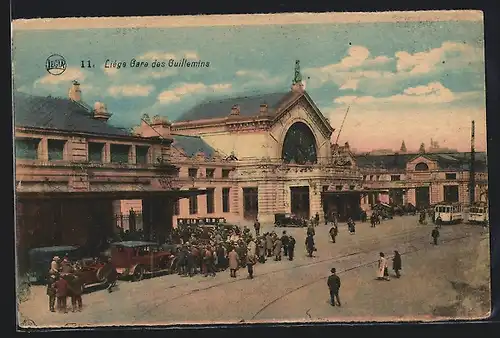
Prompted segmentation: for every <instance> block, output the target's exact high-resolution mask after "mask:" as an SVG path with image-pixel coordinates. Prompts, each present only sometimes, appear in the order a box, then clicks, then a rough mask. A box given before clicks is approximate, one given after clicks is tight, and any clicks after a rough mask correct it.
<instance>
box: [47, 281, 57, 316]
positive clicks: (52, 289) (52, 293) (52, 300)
mask: <svg viewBox="0 0 500 338" xmlns="http://www.w3.org/2000/svg"><path fill="white" fill-rule="evenodd" d="M56 280H57V275H56V274H51V275H50V276H49V279H48V282H47V296H49V311H50V312H56V309H55V305H56V291H57V290H56V285H55V282H56Z"/></svg>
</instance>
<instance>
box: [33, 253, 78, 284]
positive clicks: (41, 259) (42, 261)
mask: <svg viewBox="0 0 500 338" xmlns="http://www.w3.org/2000/svg"><path fill="white" fill-rule="evenodd" d="M28 256H29V272H28V279H29V281H30V283H35V284H36V283H45V282H46V281H47V277H48V275H49V269H50V263H51V262H52V258H54V256H59V257H61V258H63V257H64V256H68V258H69V259H70V260H71V261H76V260H79V259H80V258H81V251H80V248H79V247H77V246H50V247H43V248H34V249H31V250H29V252H28Z"/></svg>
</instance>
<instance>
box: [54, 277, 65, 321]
mask: <svg viewBox="0 0 500 338" xmlns="http://www.w3.org/2000/svg"><path fill="white" fill-rule="evenodd" d="M54 284H55V289H56V298H57V309H58V310H59V312H63V313H68V310H67V307H66V299H67V296H68V282H67V281H66V280H65V279H64V278H62V276H59V277H58V278H57V281H56V282H55V283H54Z"/></svg>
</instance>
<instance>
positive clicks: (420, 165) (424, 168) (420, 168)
mask: <svg viewBox="0 0 500 338" xmlns="http://www.w3.org/2000/svg"><path fill="white" fill-rule="evenodd" d="M415 170H416V171H427V170H429V166H428V165H427V163H424V162H420V163H418V164H417V165H416V166H415Z"/></svg>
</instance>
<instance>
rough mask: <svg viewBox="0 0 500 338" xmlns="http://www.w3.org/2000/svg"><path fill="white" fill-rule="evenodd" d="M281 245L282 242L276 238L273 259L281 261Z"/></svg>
mask: <svg viewBox="0 0 500 338" xmlns="http://www.w3.org/2000/svg"><path fill="white" fill-rule="evenodd" d="M282 246H283V243H282V242H281V239H280V238H276V241H275V242H274V260H275V261H281V248H282Z"/></svg>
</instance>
